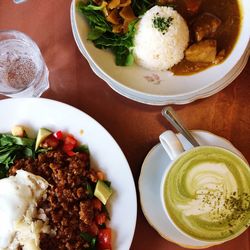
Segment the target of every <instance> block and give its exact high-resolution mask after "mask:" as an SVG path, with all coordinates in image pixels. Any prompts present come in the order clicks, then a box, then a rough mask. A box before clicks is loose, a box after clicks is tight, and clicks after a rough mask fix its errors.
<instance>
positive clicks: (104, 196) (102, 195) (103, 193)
mask: <svg viewBox="0 0 250 250" xmlns="http://www.w3.org/2000/svg"><path fill="white" fill-rule="evenodd" d="M111 194H112V189H111V188H110V187H108V186H107V185H106V184H105V182H104V181H101V180H98V181H97V183H96V187H95V191H94V196H95V197H97V198H98V199H99V200H100V201H101V202H102V203H103V204H104V205H106V203H107V201H108V199H109V197H110V196H111Z"/></svg>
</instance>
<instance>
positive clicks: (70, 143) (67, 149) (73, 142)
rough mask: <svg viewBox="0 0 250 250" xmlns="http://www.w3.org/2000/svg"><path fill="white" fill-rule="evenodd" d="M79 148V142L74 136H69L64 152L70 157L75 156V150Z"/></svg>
mask: <svg viewBox="0 0 250 250" xmlns="http://www.w3.org/2000/svg"><path fill="white" fill-rule="evenodd" d="M76 146H77V140H76V139H75V138H74V136H73V135H67V136H66V137H65V139H64V142H63V151H64V152H65V153H67V154H68V155H69V156H73V155H74V154H75V153H74V152H73V149H74V148H75V147H76Z"/></svg>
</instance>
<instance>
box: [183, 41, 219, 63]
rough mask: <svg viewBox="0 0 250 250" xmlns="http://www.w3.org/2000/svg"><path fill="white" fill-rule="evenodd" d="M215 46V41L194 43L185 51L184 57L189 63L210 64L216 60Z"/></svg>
mask: <svg viewBox="0 0 250 250" xmlns="http://www.w3.org/2000/svg"><path fill="white" fill-rule="evenodd" d="M216 45H217V42H216V40H203V41H200V42H198V43H194V44H193V45H191V46H190V47H189V48H188V49H187V50H186V51H185V57H186V59H187V60H188V61H190V62H204V63H212V62H214V60H215V58H216V53H217V49H216Z"/></svg>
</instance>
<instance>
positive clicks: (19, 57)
mask: <svg viewBox="0 0 250 250" xmlns="http://www.w3.org/2000/svg"><path fill="white" fill-rule="evenodd" d="M48 87H49V81H48V69H47V67H46V64H45V62H44V59H43V57H42V55H41V52H40V49H39V48H38V46H37V45H36V44H35V42H34V41H32V40H31V38H29V37H28V36H27V35H25V34H23V33H21V32H19V31H14V30H9V31H0V93H1V94H3V95H6V96H10V97H39V96H40V95H41V94H42V93H43V92H44V91H45V90H47V89H48Z"/></svg>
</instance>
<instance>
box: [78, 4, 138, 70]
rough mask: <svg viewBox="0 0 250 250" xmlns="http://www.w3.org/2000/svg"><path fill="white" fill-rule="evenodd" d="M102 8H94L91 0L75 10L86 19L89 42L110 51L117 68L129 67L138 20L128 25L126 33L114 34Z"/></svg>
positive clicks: (131, 61) (132, 60)
mask: <svg viewBox="0 0 250 250" xmlns="http://www.w3.org/2000/svg"><path fill="white" fill-rule="evenodd" d="M102 8H103V7H102V6H95V5H94V4H93V3H92V0H89V1H88V2H87V3H86V4H84V3H83V2H79V3H78V4H77V9H78V10H79V11H80V13H82V14H83V16H84V17H85V18H86V19H87V22H88V24H89V27H90V31H89V33H88V40H91V41H92V42H93V43H94V45H95V46H96V47H97V48H99V49H110V50H111V51H112V52H113V53H114V55H115V63H116V65H119V66H127V65H131V64H133V62H134V57H133V46H134V43H133V40H134V35H135V31H136V28H135V25H136V23H137V21H138V20H135V21H132V22H131V23H130V24H129V27H128V32H127V33H125V34H115V33H113V32H112V26H111V24H110V23H109V22H108V21H107V20H106V19H105V17H104V15H103V13H102V11H101V10H102Z"/></svg>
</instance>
